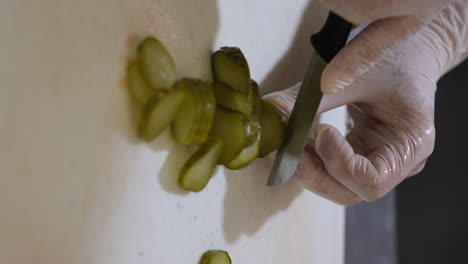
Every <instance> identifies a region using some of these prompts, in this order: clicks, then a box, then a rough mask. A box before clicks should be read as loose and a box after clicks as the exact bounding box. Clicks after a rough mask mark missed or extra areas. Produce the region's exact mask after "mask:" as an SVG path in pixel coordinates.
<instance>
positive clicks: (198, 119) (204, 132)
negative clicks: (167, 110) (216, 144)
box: [172, 78, 216, 145]
mask: <svg viewBox="0 0 468 264" xmlns="http://www.w3.org/2000/svg"><path fill="white" fill-rule="evenodd" d="M174 89H175V90H180V91H183V92H184V94H185V99H184V101H183V103H182V106H181V107H180V110H179V112H178V113H177V116H176V118H175V120H174V123H173V125H172V133H173V136H174V138H175V140H176V141H177V142H179V143H180V144H184V145H190V144H202V143H204V142H205V141H206V139H207V137H208V135H209V133H210V130H211V126H212V123H213V118H214V114H215V109H216V103H215V97H214V93H213V88H212V86H211V84H210V83H208V82H204V81H201V80H196V79H189V78H184V79H182V80H180V81H178V82H177V83H176V84H175V86H174Z"/></svg>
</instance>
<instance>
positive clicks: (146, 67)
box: [137, 37, 177, 90]
mask: <svg viewBox="0 0 468 264" xmlns="http://www.w3.org/2000/svg"><path fill="white" fill-rule="evenodd" d="M137 61H138V63H139V64H140V67H141V72H142V73H143V77H144V78H145V80H146V81H147V83H148V85H149V86H150V87H151V88H152V89H154V90H159V89H170V88H171V87H172V86H173V85H174V83H175V82H176V78H177V75H176V66H175V63H174V60H173V59H172V57H171V55H170V54H169V52H168V51H167V49H166V48H165V47H164V45H163V44H162V43H161V42H160V41H159V40H157V39H155V38H153V37H147V38H146V39H144V40H143V41H142V42H141V43H140V45H139V46H138V48H137Z"/></svg>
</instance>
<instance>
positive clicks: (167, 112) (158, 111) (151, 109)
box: [138, 91, 184, 141]
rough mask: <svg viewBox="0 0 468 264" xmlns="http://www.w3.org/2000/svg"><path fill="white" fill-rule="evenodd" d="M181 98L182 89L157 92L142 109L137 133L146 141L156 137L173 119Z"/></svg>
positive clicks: (182, 97)
mask: <svg viewBox="0 0 468 264" xmlns="http://www.w3.org/2000/svg"><path fill="white" fill-rule="evenodd" d="M183 100H184V93H183V92H182V91H172V92H169V93H168V92H164V91H160V92H157V93H156V94H155V95H154V96H153V97H151V98H150V99H149V101H148V103H147V104H146V105H145V107H144V109H143V113H142V117H141V119H140V123H139V126H138V135H139V136H140V137H141V138H142V139H144V140H146V141H152V140H154V139H156V138H157V137H158V136H159V135H160V134H161V133H162V132H163V131H164V130H165V129H166V128H167V127H169V125H170V124H171V122H172V121H173V120H174V118H175V116H176V113H177V111H178V109H179V107H180V105H181V103H182V102H183Z"/></svg>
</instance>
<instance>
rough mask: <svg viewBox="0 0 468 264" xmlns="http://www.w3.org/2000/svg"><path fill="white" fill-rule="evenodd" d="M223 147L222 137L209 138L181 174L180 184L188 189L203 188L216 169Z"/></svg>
mask: <svg viewBox="0 0 468 264" xmlns="http://www.w3.org/2000/svg"><path fill="white" fill-rule="evenodd" d="M222 149H223V141H222V140H220V139H212V140H208V141H207V142H206V143H205V144H203V145H202V146H200V148H199V149H198V150H197V151H196V152H195V153H194V154H193V155H192V157H190V159H189V160H188V161H187V162H186V163H185V165H184V166H183V167H182V170H181V172H180V174H179V186H180V187H181V188H182V189H184V190H187V191H192V192H200V191H201V190H203V189H204V188H205V187H206V185H207V184H208V182H209V181H210V179H211V177H212V176H213V174H214V171H215V169H216V165H217V161H218V159H219V156H220V155H221V151H222Z"/></svg>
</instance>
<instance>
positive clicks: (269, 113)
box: [258, 100, 285, 158]
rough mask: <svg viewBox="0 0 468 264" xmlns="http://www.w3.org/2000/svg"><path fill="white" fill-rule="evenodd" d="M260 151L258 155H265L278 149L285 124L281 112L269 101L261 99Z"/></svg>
mask: <svg viewBox="0 0 468 264" xmlns="http://www.w3.org/2000/svg"><path fill="white" fill-rule="evenodd" d="M260 126H261V133H260V151H259V154H258V156H259V157H262V158H263V157H265V156H267V155H268V154H270V153H271V152H273V151H275V150H276V149H278V148H279V147H280V145H281V143H282V142H283V138H284V133H285V124H284V123H283V121H282V117H281V114H280V113H279V112H278V110H276V108H275V107H274V106H273V105H272V104H271V103H269V102H267V101H265V100H261V111H260Z"/></svg>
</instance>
